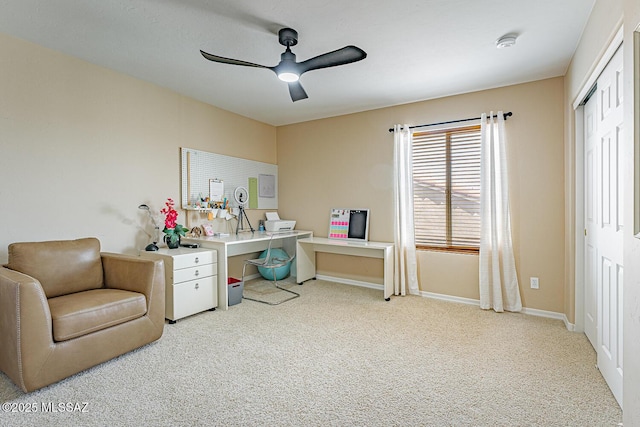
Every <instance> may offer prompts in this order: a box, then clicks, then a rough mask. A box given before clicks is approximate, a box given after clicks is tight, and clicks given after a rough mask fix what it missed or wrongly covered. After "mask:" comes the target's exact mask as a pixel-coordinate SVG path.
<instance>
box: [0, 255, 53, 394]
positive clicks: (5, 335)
mask: <svg viewBox="0 0 640 427" xmlns="http://www.w3.org/2000/svg"><path fill="white" fill-rule="evenodd" d="M53 346H54V342H53V332H52V322H51V312H50V311H49V304H48V303H47V297H46V296H45V293H44V290H43V289H42V286H41V285H40V282H39V281H38V280H36V279H34V278H33V277H31V276H28V275H26V274H23V273H20V272H17V271H14V270H10V269H8V268H4V267H0V370H2V371H3V372H5V373H6V374H7V376H9V378H11V379H12V380H13V381H14V382H15V383H16V384H17V385H18V386H20V387H21V388H22V389H23V390H26V389H27V386H26V383H28V382H29V378H25V377H24V372H23V371H24V370H23V366H24V365H42V364H43V363H44V362H45V360H46V359H47V357H48V356H49V354H50V353H51V352H52V351H53Z"/></svg>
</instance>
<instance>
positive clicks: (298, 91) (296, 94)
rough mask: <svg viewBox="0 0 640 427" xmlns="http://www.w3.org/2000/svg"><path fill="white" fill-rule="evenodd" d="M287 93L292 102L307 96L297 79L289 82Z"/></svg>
mask: <svg viewBox="0 0 640 427" xmlns="http://www.w3.org/2000/svg"><path fill="white" fill-rule="evenodd" d="M289 94H290V95H291V100H292V101H293V102H296V101H299V100H301V99H306V98H308V97H309V96H308V95H307V92H305V91H304V88H303V87H302V85H301V84H300V82H299V81H296V82H290V83H289Z"/></svg>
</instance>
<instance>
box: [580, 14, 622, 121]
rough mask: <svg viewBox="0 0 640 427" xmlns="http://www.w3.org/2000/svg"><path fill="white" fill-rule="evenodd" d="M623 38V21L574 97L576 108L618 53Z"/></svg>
mask: <svg viewBox="0 0 640 427" xmlns="http://www.w3.org/2000/svg"><path fill="white" fill-rule="evenodd" d="M623 40H624V27H623V25H622V22H621V23H620V27H619V28H618V31H617V32H616V33H615V35H614V36H613V39H611V42H609V45H608V46H607V48H606V49H605V51H604V52H603V53H602V56H601V57H600V60H599V61H598V62H597V64H596V66H595V68H594V69H593V71H591V74H590V75H589V78H588V79H587V80H586V81H585V83H584V84H583V86H582V88H581V89H580V91H579V92H578V95H577V96H576V97H575V98H574V100H573V109H574V110H575V109H577V108H578V106H579V105H580V104H581V103H582V101H584V98H585V97H586V96H587V93H589V90H591V88H592V87H593V85H594V84H595V83H596V80H598V77H599V76H600V74H601V73H602V70H604V68H605V67H606V66H607V64H608V63H609V61H610V60H611V58H612V57H613V54H614V53H616V51H617V50H618V48H619V47H620V45H622V41H623Z"/></svg>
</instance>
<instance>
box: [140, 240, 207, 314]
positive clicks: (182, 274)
mask: <svg viewBox="0 0 640 427" xmlns="http://www.w3.org/2000/svg"><path fill="white" fill-rule="evenodd" d="M140 256H141V257H144V258H152V259H162V260H163V261H164V271H165V315H164V317H165V318H166V319H169V323H176V320H178V319H182V318H183V317H187V316H191V315H192V314H196V313H200V312H202V311H206V310H215V308H216V307H217V306H218V268H217V267H218V264H217V261H216V260H217V257H216V251H215V250H210V249H188V248H178V249H166V248H161V249H159V250H157V251H154V252H147V251H141V252H140Z"/></svg>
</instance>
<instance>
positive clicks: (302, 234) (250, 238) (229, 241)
mask: <svg viewBox="0 0 640 427" xmlns="http://www.w3.org/2000/svg"><path fill="white" fill-rule="evenodd" d="M272 234H273V240H274V242H273V244H272V245H273V247H274V248H275V247H282V248H283V249H284V250H285V251H287V253H289V254H292V253H293V251H295V250H296V245H295V240H296V239H301V238H308V237H312V236H313V233H312V232H311V231H298V230H293V231H281V232H273V233H271V232H268V231H267V232H265V231H256V232H253V233H251V232H240V233H238V234H231V235H230V236H226V237H197V238H196V237H183V238H182V239H181V242H182V243H185V244H188V243H197V244H198V245H199V246H200V247H201V248H207V249H215V250H216V251H218V308H220V309H222V310H227V309H228V308H229V300H228V290H227V287H228V284H227V281H228V277H229V273H228V269H227V258H228V257H230V256H234V255H242V254H250V253H254V252H260V251H263V250H265V249H267V247H268V246H269V240H271V235H272ZM276 241H277V242H276ZM314 271H315V270H314Z"/></svg>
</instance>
